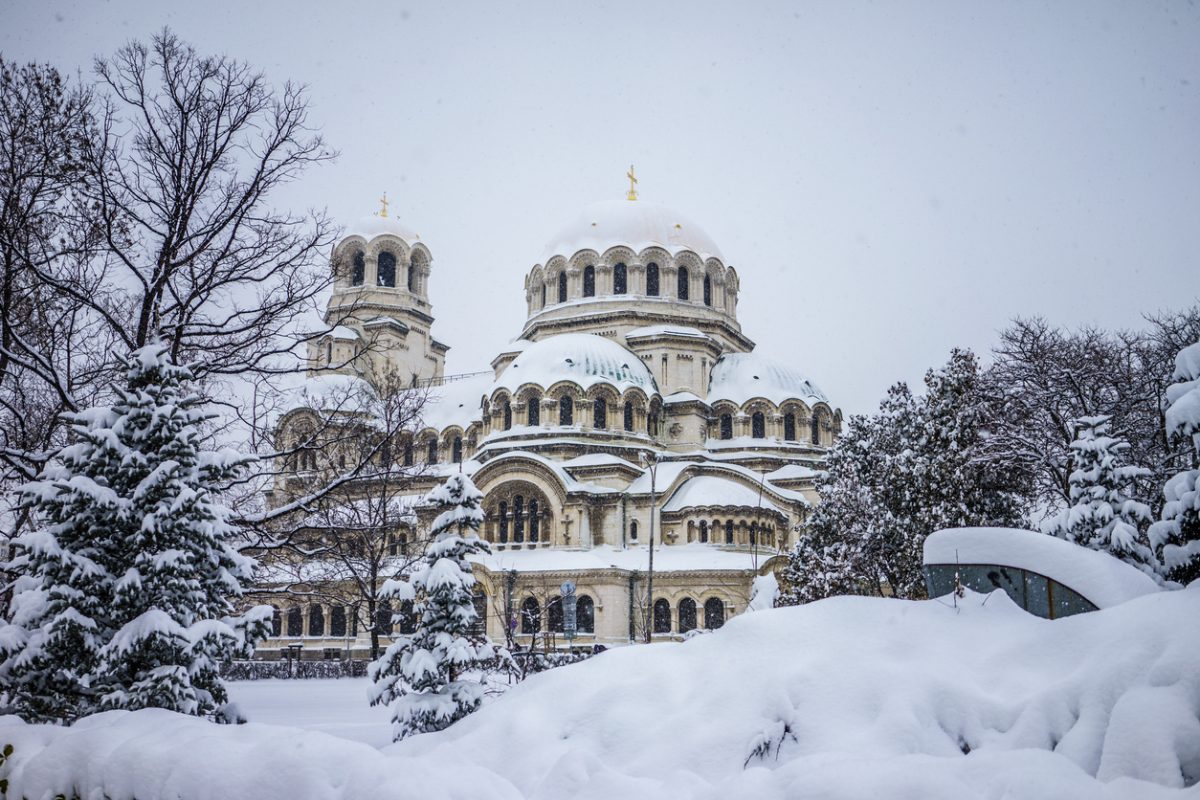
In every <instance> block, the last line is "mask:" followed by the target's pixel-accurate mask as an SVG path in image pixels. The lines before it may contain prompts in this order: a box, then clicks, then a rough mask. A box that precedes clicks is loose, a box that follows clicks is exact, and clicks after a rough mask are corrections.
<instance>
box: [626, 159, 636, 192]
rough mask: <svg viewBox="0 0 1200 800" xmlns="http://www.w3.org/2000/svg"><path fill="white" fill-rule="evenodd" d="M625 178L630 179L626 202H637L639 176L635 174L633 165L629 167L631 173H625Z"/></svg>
mask: <svg viewBox="0 0 1200 800" xmlns="http://www.w3.org/2000/svg"><path fill="white" fill-rule="evenodd" d="M625 177H626V178H629V194H627V195H625V199H626V200H637V182H638V179H637V176H636V175H634V174H633V164H630V165H629V172H626V173H625Z"/></svg>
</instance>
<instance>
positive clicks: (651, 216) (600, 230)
mask: <svg viewBox="0 0 1200 800" xmlns="http://www.w3.org/2000/svg"><path fill="white" fill-rule="evenodd" d="M618 245H624V246H626V247H629V248H630V249H632V250H633V251H634V252H641V251H642V250H643V249H645V248H647V247H651V246H656V247H661V248H663V249H665V250H667V251H668V252H670V253H671V254H672V255H675V254H677V253H680V252H682V251H684V250H690V251H692V252H694V253H695V254H696V255H698V256H700V257H701V258H705V259H706V258H709V257H710V256H711V257H714V258H717V259H720V260H721V261H722V262H724V260H725V259H724V258H723V257H722V256H721V250H720V248H718V247H717V245H716V243H715V242H713V240H712V239H711V238H709V236H708V234H707V233H705V232H704V231H703V230H702V229H701V228H700V226H699V225H697V224H696V223H694V222H692V221H691V220H690V219H688V218H687V217H685V216H683V215H682V214H680V213H678V212H676V211H672V210H671V209H669V208H666V207H664V206H660V205H658V204H657V203H647V202H645V201H643V200H605V201H602V202H599V203H594V204H592V205H590V206H588V207H587V208H585V209H584V210H583V211H582V212H581V213H580V214H579V216H578V217H576V218H575V220H573V221H572V222H571V223H570V224H569V225H567V226H565V227H563V228H562V230H560V231H559V232H558V234H557V235H556V236H555V237H554V238H553V239H551V240H550V243H549V244H548V245H547V246H546V250H545V252H544V253H543V254H542V263H543V264H544V263H546V262H547V261H549V260H550V258H551V257H553V256H564V257H566V258H570V257H571V256H573V255H575V254H576V253H578V252H579V251H580V250H595V251H596V252H597V253H603V252H604V251H605V250H608V249H609V248H611V247H616V246H618Z"/></svg>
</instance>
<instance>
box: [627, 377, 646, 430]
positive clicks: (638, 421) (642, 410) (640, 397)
mask: <svg viewBox="0 0 1200 800" xmlns="http://www.w3.org/2000/svg"><path fill="white" fill-rule="evenodd" d="M626 404H630V405H631V406H632V409H633V429H632V430H627V428H626V425H625V406H626ZM619 410H620V417H621V418H620V420H619V422H620V426H619V427H620V429H621V430H623V431H627V432H628V433H645V432H646V419H647V415H648V414H649V411H650V396H649V395H647V394H646V393H645V392H644V391H643V390H642V388H641V387H639V386H631V387H629V388H628V389H626V390H625V393H624V394H622V395H621V399H620V409H619Z"/></svg>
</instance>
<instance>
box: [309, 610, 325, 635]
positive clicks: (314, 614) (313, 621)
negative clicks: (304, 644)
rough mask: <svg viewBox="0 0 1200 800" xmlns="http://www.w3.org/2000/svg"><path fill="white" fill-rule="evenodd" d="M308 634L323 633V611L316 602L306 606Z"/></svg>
mask: <svg viewBox="0 0 1200 800" xmlns="http://www.w3.org/2000/svg"><path fill="white" fill-rule="evenodd" d="M308 635H309V636H324V635H325V611H324V610H323V609H322V608H321V607H320V606H319V605H317V604H316V603H313V604H312V605H310V606H309V607H308Z"/></svg>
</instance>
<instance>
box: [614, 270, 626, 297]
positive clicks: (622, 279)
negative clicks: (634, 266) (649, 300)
mask: <svg viewBox="0 0 1200 800" xmlns="http://www.w3.org/2000/svg"><path fill="white" fill-rule="evenodd" d="M628 290H629V289H628V280H627V275H626V270H625V265H624V264H617V265H616V266H615V267H613V294H625V292H627V291H628Z"/></svg>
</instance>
